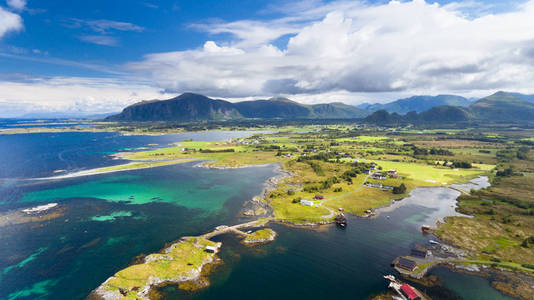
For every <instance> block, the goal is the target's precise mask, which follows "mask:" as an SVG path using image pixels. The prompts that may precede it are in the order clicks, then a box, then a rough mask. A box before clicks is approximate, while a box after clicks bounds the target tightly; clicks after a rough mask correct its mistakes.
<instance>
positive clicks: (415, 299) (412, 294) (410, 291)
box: [401, 283, 421, 300]
mask: <svg viewBox="0 0 534 300" xmlns="http://www.w3.org/2000/svg"><path fill="white" fill-rule="evenodd" d="M401 291H402V293H403V294H404V295H405V296H406V297H408V299H410V300H421V296H419V294H418V293H417V292H416V291H415V290H414V288H413V287H412V286H411V285H409V284H406V283H405V284H403V285H401Z"/></svg>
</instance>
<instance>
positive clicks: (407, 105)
mask: <svg viewBox="0 0 534 300" xmlns="http://www.w3.org/2000/svg"><path fill="white" fill-rule="evenodd" d="M474 101H476V100H474V99H467V98H464V97H461V96H456V95H438V96H412V97H410V98H404V99H399V100H395V101H393V102H390V103H386V104H381V103H374V104H370V103H363V104H360V105H358V106H357V107H358V108H361V109H365V110H368V111H370V112H375V111H378V110H382V109H383V110H385V111H388V112H392V113H393V112H395V113H398V114H405V113H408V112H410V111H415V112H418V113H419V112H423V111H425V110H429V109H431V108H432V107H436V106H443V105H449V106H464V107H466V106H469V105H470V104H471V103H473V102H474Z"/></svg>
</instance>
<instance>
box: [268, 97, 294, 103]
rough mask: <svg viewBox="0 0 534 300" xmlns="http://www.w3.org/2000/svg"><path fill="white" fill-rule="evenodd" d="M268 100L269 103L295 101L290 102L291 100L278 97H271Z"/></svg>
mask: <svg viewBox="0 0 534 300" xmlns="http://www.w3.org/2000/svg"><path fill="white" fill-rule="evenodd" d="M268 100H269V101H279V102H295V101H293V100H291V99H288V98H286V97H280V96H278V97H271V98H269V99H268Z"/></svg>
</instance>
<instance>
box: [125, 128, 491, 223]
mask: <svg viewBox="0 0 534 300" xmlns="http://www.w3.org/2000/svg"><path fill="white" fill-rule="evenodd" d="M296 128H297V127H292V128H291V130H283V131H280V132H278V133H276V134H258V135H254V136H252V137H250V138H244V139H234V140H231V141H218V142H198V141H182V142H180V143H177V144H176V146H174V147H169V148H162V149H157V150H151V151H142V152H126V153H121V154H120V156H121V157H123V158H126V159H130V160H133V161H135V162H138V163H143V164H145V163H147V162H150V163H155V162H162V163H172V162H175V163H176V162H181V161H190V160H197V161H198V160H203V161H206V162H205V163H204V164H205V165H206V166H209V167H222V168H225V167H243V166H247V165H257V164H266V163H279V164H281V165H282V166H283V168H284V169H285V170H286V171H289V172H291V174H293V175H294V176H291V177H288V178H285V179H284V180H282V181H281V182H279V183H278V186H277V187H276V188H275V189H273V190H271V191H269V193H268V194H267V195H266V196H267V197H266V198H265V201H266V202H268V204H269V205H270V206H271V207H272V208H273V215H274V217H275V218H276V219H278V220H282V221H289V222H293V223H317V222H329V221H331V220H333V218H334V217H335V213H336V211H337V209H338V208H339V207H342V208H344V209H345V210H346V211H347V212H349V213H353V214H359V215H364V214H366V211H367V210H369V209H373V208H376V207H379V206H383V205H387V204H388V203H390V201H391V200H393V199H397V198H402V197H403V196H406V195H407V194H408V193H409V192H410V191H411V190H412V189H413V188H415V187H417V186H441V185H445V184H451V183H459V182H466V181H468V180H470V179H472V178H474V177H477V176H479V175H482V174H487V173H488V172H489V171H490V170H491V169H492V168H494V167H495V164H496V162H497V158H496V157H488V156H487V153H480V152H478V150H479V149H478V147H481V146H486V145H485V144H484V145H482V144H480V143H481V142H475V141H473V140H472V139H469V140H467V139H463V135H464V134H465V132H462V131H453V132H451V133H450V134H449V137H448V139H438V140H433V139H432V137H433V136H434V135H437V133H432V134H430V135H424V136H421V135H418V134H417V135H414V134H411V133H410V134H402V135H399V134H398V133H394V134H391V133H386V132H376V131H375V132H373V131H371V132H365V134H362V133H361V132H360V131H359V130H357V129H355V128H354V127H350V126H345V125H324V126H311V127H308V128H307V129H313V130H309V131H304V132H303V131H299V130H296ZM286 129H289V128H286ZM458 136H460V137H462V138H459V137H458ZM457 149H465V150H466V151H467V152H469V153H470V154H469V155H465V154H458V155H457V154H456V153H458V152H455V151H457ZM484 149H496V148H494V147H493V148H492V147H484ZM423 150H424V151H423ZM453 150H454V151H453ZM494 151H495V152H494V153H496V151H497V150H494ZM479 156H484V157H485V159H484V160H482V159H479ZM116 168H120V167H116ZM389 170H395V171H397V173H396V174H394V175H395V176H390V174H388V171H389ZM369 173H380V174H382V177H383V178H378V179H375V178H374V177H372V176H370V175H369ZM316 195H322V196H323V197H324V199H314V198H315V196H316ZM301 200H307V201H313V202H311V203H312V204H313V205H303V204H301ZM306 203H310V202H306Z"/></svg>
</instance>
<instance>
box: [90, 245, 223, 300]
mask: <svg viewBox="0 0 534 300" xmlns="http://www.w3.org/2000/svg"><path fill="white" fill-rule="evenodd" d="M220 247H221V243H217V242H212V241H210V240H208V239H205V238H202V237H184V238H182V239H181V240H180V241H178V242H176V243H174V244H172V245H171V246H170V247H168V248H165V249H164V250H163V251H162V252H161V253H155V254H150V255H148V256H147V257H145V259H144V262H143V263H141V264H136V265H132V266H130V267H128V268H126V269H123V270H121V271H119V272H117V273H116V274H115V275H113V276H112V277H110V278H109V279H108V280H106V281H105V282H104V283H102V284H101V285H100V286H99V287H98V288H97V289H96V290H95V291H94V292H93V294H92V295H91V296H92V297H91V298H92V299H104V300H116V299H145V300H149V299H150V296H149V293H150V292H151V289H152V288H154V287H158V286H161V285H164V284H177V283H182V282H187V281H194V280H197V279H199V278H200V276H201V271H202V268H203V267H204V266H205V265H208V264H210V263H213V262H215V261H216V260H217V257H216V254H217V252H218V251H219V248H220Z"/></svg>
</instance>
